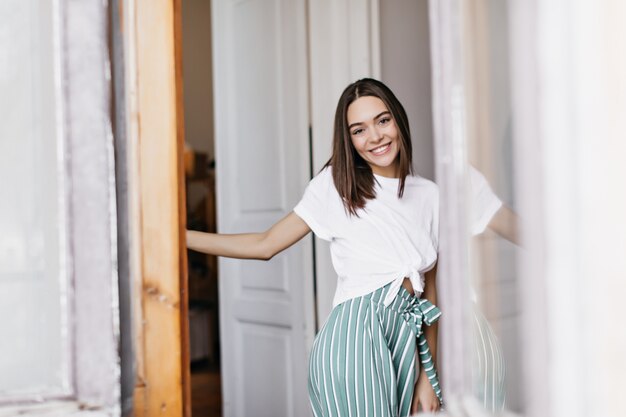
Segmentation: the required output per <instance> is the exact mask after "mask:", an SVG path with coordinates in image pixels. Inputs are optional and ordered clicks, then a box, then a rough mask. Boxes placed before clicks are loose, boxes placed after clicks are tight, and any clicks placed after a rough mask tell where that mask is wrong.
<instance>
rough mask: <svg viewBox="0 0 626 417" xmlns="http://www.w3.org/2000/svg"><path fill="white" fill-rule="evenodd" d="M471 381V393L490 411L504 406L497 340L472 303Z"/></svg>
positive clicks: (500, 409)
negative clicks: (472, 389) (472, 390)
mask: <svg viewBox="0 0 626 417" xmlns="http://www.w3.org/2000/svg"><path fill="white" fill-rule="evenodd" d="M472 333H473V336H474V337H473V342H474V343H473V349H472V382H473V384H472V385H473V387H474V395H475V396H476V398H478V399H479V400H480V401H481V402H482V403H483V405H484V406H485V408H486V409H487V410H490V411H502V410H503V409H504V404H505V398H506V390H505V385H504V383H505V372H506V366H505V362H504V355H503V354H502V349H501V347H500V342H499V341H498V338H497V337H496V335H495V333H494V331H493V329H492V328H491V326H490V325H489V322H488V321H487V319H486V318H485V316H483V314H482V313H481V312H480V310H478V307H476V306H474V317H473V323H472Z"/></svg>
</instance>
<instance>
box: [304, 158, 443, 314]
mask: <svg viewBox="0 0 626 417" xmlns="http://www.w3.org/2000/svg"><path fill="white" fill-rule="evenodd" d="M375 178H376V180H377V184H375V191H376V198H375V199H372V200H368V201H367V203H366V205H365V208H364V209H361V210H358V212H357V213H358V215H359V217H356V216H354V215H352V216H350V215H348V214H347V212H346V210H345V209H344V205H343V203H342V201H341V197H340V196H339V193H338V192H337V189H336V188H335V184H334V182H333V178H332V173H331V167H328V168H325V169H324V170H322V172H320V173H319V174H318V175H317V176H316V177H315V178H313V179H312V180H311V182H310V183H309V185H308V187H307V188H306V191H305V193H304V196H303V197H302V200H300V202H299V203H298V204H297V205H296V207H295V208H294V210H293V211H294V212H295V213H296V214H297V215H298V216H299V217H300V218H302V220H304V221H305V222H306V223H307V224H308V225H309V227H310V228H311V230H312V231H313V232H314V233H315V234H316V235H317V236H318V237H319V238H321V239H324V240H328V241H330V252H331V258H332V262H333V267H334V268H335V271H336V272H337V276H338V281H337V290H336V292H335V298H334V300H333V307H334V306H336V305H338V304H341V303H342V302H344V301H346V300H349V299H351V298H355V297H360V296H363V295H365V294H369V293H371V292H373V291H375V290H377V289H378V288H381V287H383V286H385V285H387V284H389V283H391V282H392V283H393V284H392V287H391V289H390V291H389V293H388V295H387V298H386V299H385V301H384V303H385V305H389V304H390V303H391V302H392V301H393V299H394V297H395V296H396V294H397V293H398V291H399V290H400V287H401V286H402V281H403V280H404V278H405V277H408V278H409V279H410V280H411V284H412V285H413V288H414V290H415V291H416V292H417V293H421V292H423V290H424V273H425V272H427V271H428V270H430V269H431V268H432V267H433V266H434V265H435V262H436V261H437V249H438V235H439V193H438V188H437V186H436V185H435V183H433V182H432V181H429V180H427V179H425V178H422V177H419V176H409V177H407V178H406V181H405V185H404V195H403V197H402V198H400V199H399V198H398V182H399V179H396V178H387V177H381V176H378V175H375Z"/></svg>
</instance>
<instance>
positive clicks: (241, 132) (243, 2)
mask: <svg viewBox="0 0 626 417" xmlns="http://www.w3.org/2000/svg"><path fill="white" fill-rule="evenodd" d="M212 14H213V16H212V27H213V32H212V33H213V48H214V49H213V51H214V53H213V62H214V89H215V90H214V93H215V134H216V136H215V137H216V141H215V142H216V144H215V147H216V181H217V204H218V230H219V231H220V232H221V233H240V232H250V231H262V230H265V229H267V228H268V227H269V226H271V225H272V224H273V223H274V222H275V221H277V220H278V219H280V218H281V217H283V216H284V215H285V214H287V213H288V212H290V211H291V210H292V208H293V207H294V205H295V204H296V203H297V202H298V200H299V198H300V196H301V195H302V192H303V191H304V188H305V186H306V184H307V182H308V180H309V177H310V169H309V166H310V151H309V139H308V126H309V121H308V91H307V85H308V84H307V79H308V74H307V64H306V62H307V61H306V51H307V48H306V10H305V0H282V1H281V0H214V1H213V9H212ZM312 270H313V259H312V239H311V237H310V236H308V237H305V238H304V239H303V240H302V241H301V242H300V243H298V244H297V245H295V246H294V247H292V248H290V249H288V250H287V251H285V252H283V253H282V254H280V255H278V256H276V257H275V258H274V259H272V260H271V261H269V262H262V261H250V260H246V261H240V260H233V259H225V258H222V259H220V263H219V272H220V275H219V286H220V316H221V319H220V326H221V335H220V337H221V347H222V349H221V353H222V378H223V380H222V393H223V401H224V403H223V407H224V415H225V416H252V415H254V416H271V417H278V416H306V415H310V411H309V402H308V396H307V390H306V378H307V373H308V372H307V370H308V367H307V363H308V362H307V361H308V351H309V348H310V345H311V342H312V338H313V335H314V315H313V272H312Z"/></svg>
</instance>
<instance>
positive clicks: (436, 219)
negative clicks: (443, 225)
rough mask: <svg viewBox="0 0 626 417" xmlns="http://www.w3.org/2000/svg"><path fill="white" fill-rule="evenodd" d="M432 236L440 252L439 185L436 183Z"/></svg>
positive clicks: (435, 246) (436, 249) (434, 245)
mask: <svg viewBox="0 0 626 417" xmlns="http://www.w3.org/2000/svg"><path fill="white" fill-rule="evenodd" d="M430 238H431V240H432V242H433V248H434V249H435V252H437V253H439V187H437V186H436V185H435V192H434V202H433V220H432V224H431V227H430Z"/></svg>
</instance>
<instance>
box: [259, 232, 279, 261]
mask: <svg viewBox="0 0 626 417" xmlns="http://www.w3.org/2000/svg"><path fill="white" fill-rule="evenodd" d="M259 249H260V250H259V254H258V256H257V259H258V260H261V261H269V260H271V259H272V258H273V257H274V256H275V255H276V253H277V251H276V250H275V249H274V248H273V247H272V245H270V244H269V242H268V241H267V236H263V239H262V240H261V245H260V247H259Z"/></svg>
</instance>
